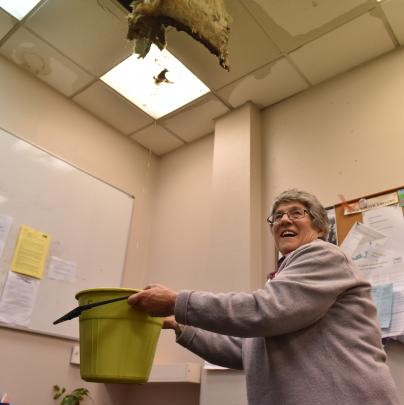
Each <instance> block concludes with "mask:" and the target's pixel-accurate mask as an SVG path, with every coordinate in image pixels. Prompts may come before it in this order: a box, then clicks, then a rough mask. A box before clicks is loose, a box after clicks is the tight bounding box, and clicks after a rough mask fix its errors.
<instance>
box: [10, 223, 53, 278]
mask: <svg viewBox="0 0 404 405" xmlns="http://www.w3.org/2000/svg"><path fill="white" fill-rule="evenodd" d="M49 243H50V237H49V235H47V234H46V233H43V232H41V231H38V230H36V229H33V228H31V227H29V226H26V225H21V228H20V233H19V235H18V240H17V247H16V248H15V252H14V257H13V261H12V263H11V268H12V270H13V271H15V272H16V273H20V274H25V275H27V276H31V277H36V278H42V277H43V272H44V267H45V262H46V258H47V256H48V251H49Z"/></svg>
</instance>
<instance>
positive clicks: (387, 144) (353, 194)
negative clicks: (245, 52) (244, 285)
mask: <svg viewBox="0 0 404 405" xmlns="http://www.w3.org/2000/svg"><path fill="white" fill-rule="evenodd" d="M403 105H404V50H400V51H398V52H395V53H392V54H389V55H387V56H385V57H383V58H381V59H379V60H377V61H375V62H373V63H370V64H368V65H366V66H363V67H361V68H358V69H355V70H353V71H351V72H349V73H346V74H345V75H343V76H341V77H339V78H336V79H334V80H332V81H329V82H326V83H324V84H322V85H319V86H317V87H316V88H314V89H312V90H311V91H307V92H305V93H302V94H300V95H298V96H296V97H292V98H290V99H289V100H287V101H285V102H283V103H279V104H278V105H276V106H273V107H271V108H268V109H267V110H265V111H263V112H262V137H263V139H262V143H263V150H262V153H263V162H264V168H263V176H264V177H263V191H264V204H263V206H264V207H267V210H268V209H269V206H270V202H271V201H272V199H273V197H274V196H275V195H277V194H278V193H279V192H281V191H283V190H285V189H287V188H292V187H297V188H301V189H303V190H307V191H310V192H313V193H314V194H316V195H317V196H318V198H319V199H320V201H321V202H322V203H323V204H324V205H326V206H328V205H332V204H334V203H339V202H340V199H339V197H338V195H339V194H343V195H344V196H345V198H346V199H348V200H349V199H353V198H357V197H361V196H362V195H367V194H372V193H377V192H380V191H383V190H387V189H390V188H395V187H400V186H402V185H404V175H403V170H402V164H403V156H404V154H403V151H404V120H403ZM264 235H265V242H264V246H265V245H266V246H271V244H272V238H271V237H270V235H269V232H265V233H264ZM264 252H265V253H264V257H263V259H264V265H265V266H266V268H269V267H270V265H271V263H273V260H274V258H273V250H272V249H267V250H265V249H264ZM387 351H388V353H391V362H390V363H391V364H392V367H391V368H392V370H393V373H394V377H395V379H396V381H397V385H398V388H399V390H400V391H401V392H400V394H401V398H402V400H403V403H404V372H403V371H404V367H403V364H404V362H403V360H404V345H400V344H390V345H389V347H388V349H387Z"/></svg>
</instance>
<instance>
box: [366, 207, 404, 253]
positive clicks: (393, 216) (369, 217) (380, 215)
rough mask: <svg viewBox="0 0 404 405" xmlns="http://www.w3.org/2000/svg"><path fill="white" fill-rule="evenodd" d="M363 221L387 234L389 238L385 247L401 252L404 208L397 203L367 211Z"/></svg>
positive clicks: (403, 233) (403, 241) (403, 243)
mask: <svg viewBox="0 0 404 405" xmlns="http://www.w3.org/2000/svg"><path fill="white" fill-rule="evenodd" d="M362 215H363V223H364V224H365V225H367V226H370V227H371V228H373V229H375V230H376V231H379V232H381V233H383V234H384V235H386V236H387V237H388V240H387V241H386V243H385V245H384V247H385V248H386V249H389V250H393V251H397V252H401V251H403V246H404V217H403V210H402V208H401V207H398V206H397V205H392V206H389V207H383V208H378V209H375V210H370V211H366V212H364V213H363V214H362Z"/></svg>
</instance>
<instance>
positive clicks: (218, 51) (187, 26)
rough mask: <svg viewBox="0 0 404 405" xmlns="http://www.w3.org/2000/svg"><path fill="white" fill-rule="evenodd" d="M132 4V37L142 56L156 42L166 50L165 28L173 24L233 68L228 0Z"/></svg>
mask: <svg viewBox="0 0 404 405" xmlns="http://www.w3.org/2000/svg"><path fill="white" fill-rule="evenodd" d="M131 7H132V13H131V14H130V15H129V31H128V39H130V40H134V41H135V52H136V53H137V54H138V55H139V56H140V57H144V56H146V55H147V53H148V52H149V50H150V46H151V44H152V43H154V44H156V45H157V46H158V47H159V48H160V49H163V48H164V47H165V46H166V38H165V29H166V27H168V26H172V27H175V28H176V29H177V30H179V31H184V32H186V33H187V34H189V35H191V36H192V37H193V38H194V39H196V40H197V41H199V42H201V43H202V44H203V45H204V46H205V47H207V48H208V49H209V51H210V52H212V53H213V54H214V55H216V56H217V57H218V58H219V63H220V65H221V66H222V67H223V68H225V69H226V70H229V62H228V52H227V45H228V41H229V33H230V27H229V24H230V16H229V14H228V13H227V11H226V9H225V6H224V0H175V1H173V0H134V1H133V2H132V4H131Z"/></svg>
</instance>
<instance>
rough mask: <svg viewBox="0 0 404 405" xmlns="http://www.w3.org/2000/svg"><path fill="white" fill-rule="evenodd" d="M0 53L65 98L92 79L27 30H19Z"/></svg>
mask: <svg viewBox="0 0 404 405" xmlns="http://www.w3.org/2000/svg"><path fill="white" fill-rule="evenodd" d="M0 53H1V54H2V55H4V56H6V57H7V58H8V59H10V60H11V61H12V62H14V63H15V64H17V65H19V66H20V67H23V68H24V69H26V70H28V71H30V72H31V73H33V74H34V75H35V76H37V77H38V79H41V80H42V81H44V82H46V83H48V84H49V85H50V86H52V87H54V88H55V89H57V90H59V91H60V92H61V93H63V94H64V95H66V96H70V95H72V94H73V93H75V92H76V91H78V90H79V89H81V88H82V87H83V86H85V85H86V84H88V83H90V82H91V81H92V80H94V78H93V77H92V76H90V75H89V74H87V73H86V72H84V71H83V70H82V69H80V68H79V67H78V66H76V65H75V64H74V63H72V62H71V61H70V60H68V59H66V58H65V57H64V56H63V55H61V54H60V53H58V52H57V51H56V50H54V49H53V48H52V47H50V46H49V45H47V44H46V43H45V42H43V41H41V40H40V39H39V38H37V37H36V36H35V35H33V34H31V33H30V32H29V31H28V30H26V29H24V28H22V27H20V28H19V29H18V30H17V31H16V32H15V33H14V34H13V35H12V36H10V38H8V39H7V41H5V43H4V44H3V45H2V46H1V47H0Z"/></svg>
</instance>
